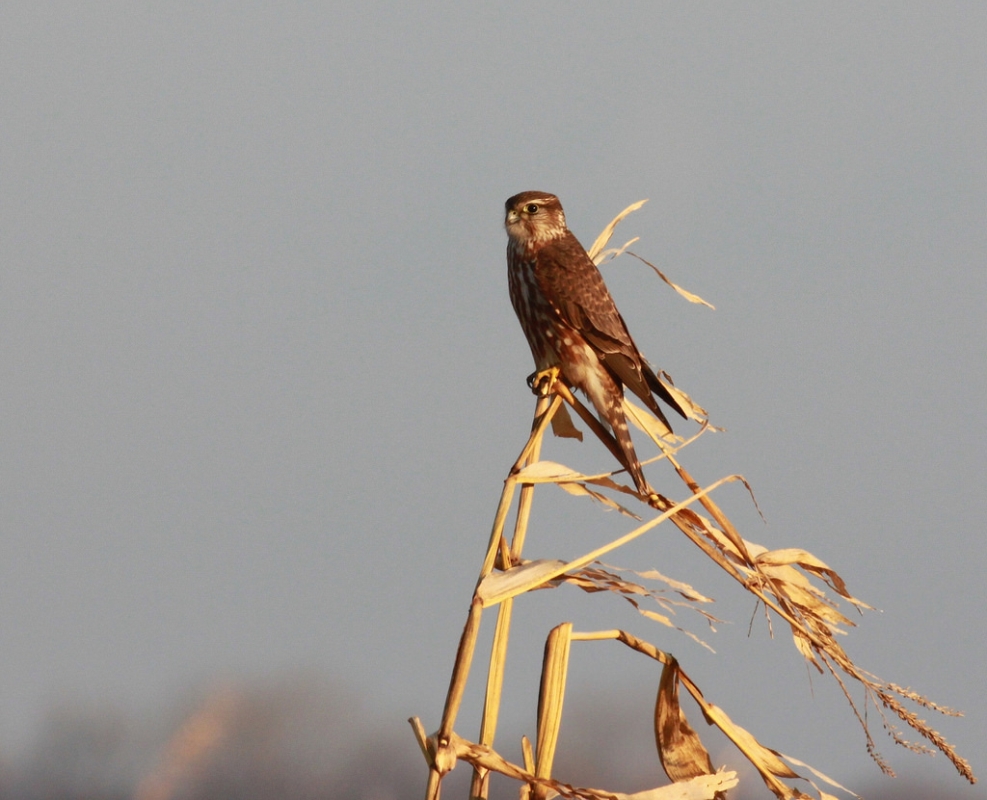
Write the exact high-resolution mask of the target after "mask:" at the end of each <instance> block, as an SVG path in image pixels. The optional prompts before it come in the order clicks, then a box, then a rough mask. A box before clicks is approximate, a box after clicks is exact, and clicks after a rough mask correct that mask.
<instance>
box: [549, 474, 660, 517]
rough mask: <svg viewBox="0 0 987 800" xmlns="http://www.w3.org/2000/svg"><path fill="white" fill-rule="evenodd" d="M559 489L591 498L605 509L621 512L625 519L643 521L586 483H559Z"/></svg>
mask: <svg viewBox="0 0 987 800" xmlns="http://www.w3.org/2000/svg"><path fill="white" fill-rule="evenodd" d="M558 487H559V488H560V489H562V490H564V491H566V492H568V493H569V494H572V495H585V496H586V497H591V498H592V499H594V500H596V502H598V503H600V505H602V506H604V507H605V508H609V509H612V510H614V511H619V512H620V513H621V514H623V515H624V516H625V517H630V518H631V519H637V520H640V519H641V518H640V517H639V516H638V515H637V514H635V513H634V512H632V511H629V510H628V509H626V508H624V507H623V506H622V505H621V504H620V503H618V502H616V501H614V500H611V499H610V498H609V497H607V496H606V495H605V494H600V492H594V491H593V490H592V489H590V488H589V487H588V486H587V485H586V484H585V483H578V482H571V481H559V483H558Z"/></svg>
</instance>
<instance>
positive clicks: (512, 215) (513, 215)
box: [504, 208, 521, 228]
mask: <svg viewBox="0 0 987 800" xmlns="http://www.w3.org/2000/svg"><path fill="white" fill-rule="evenodd" d="M520 220H521V217H520V215H519V214H518V213H517V211H515V210H514V209H513V208H512V209H511V210H510V211H508V212H507V218H506V219H505V220H504V225H505V226H506V227H508V228H509V227H511V225H516V224H517V223H518V222H520Z"/></svg>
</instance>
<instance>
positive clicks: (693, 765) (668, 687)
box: [655, 659, 713, 782]
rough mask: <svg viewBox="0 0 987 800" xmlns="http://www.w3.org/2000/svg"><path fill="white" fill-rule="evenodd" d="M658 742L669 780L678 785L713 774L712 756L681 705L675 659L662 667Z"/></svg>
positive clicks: (658, 702) (659, 688) (656, 706)
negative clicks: (679, 782)
mask: <svg viewBox="0 0 987 800" xmlns="http://www.w3.org/2000/svg"><path fill="white" fill-rule="evenodd" d="M655 742H656V743H657V745H658V757H659V758H660V759H661V766H662V769H664V770H665V774H666V775H668V777H669V779H670V780H673V781H676V782H678V781H685V780H689V778H695V777H696V776H697V775H710V774H712V772H713V762H712V761H711V760H710V757H709V753H708V752H707V750H706V748H705V747H703V743H702V741H700V739H699V735H698V734H697V733H696V732H695V731H694V730H693V729H692V726H691V725H689V721H688V720H687V719H686V717H685V712H684V711H683V710H682V706H681V705H679V665H678V662H676V661H675V660H674V659H673V660H672V661H671V662H670V663H668V664H665V665H664V667H663V668H662V671H661V681H660V682H659V684H658V698H657V700H656V701H655Z"/></svg>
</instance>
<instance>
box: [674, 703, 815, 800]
mask: <svg viewBox="0 0 987 800" xmlns="http://www.w3.org/2000/svg"><path fill="white" fill-rule="evenodd" d="M693 696H695V695H693ZM697 700H698V698H697ZM700 706H701V707H702V709H703V713H704V714H705V715H706V719H707V720H709V722H710V723H711V724H713V725H716V727H717V728H719V729H720V730H721V731H723V733H724V734H725V735H726V736H727V738H729V739H730V741H732V742H733V743H734V744H735V745H736V746H737V748H738V749H739V750H740V752H742V753H743V754H744V756H745V757H746V758H747V760H748V761H750V762H751V764H752V765H753V766H754V768H755V769H756V770H757V771H758V772H759V773H760V775H761V779H762V780H763V781H764V784H765V785H766V786H767V787H768V788H769V789H770V790H771V791H772V792H774V794H775V796H776V797H778V798H781V800H787V799H788V798H791V797H799V796H800V795H801V792H797V791H796V790H795V789H793V788H792V787H791V786H787V785H785V784H784V783H782V782H781V781H780V780H778V778H800V777H801V776H800V775H799V774H798V773H796V772H794V771H792V769H791V768H790V767H789V766H788V765H787V764H786V763H785V762H784V761H782V760H781V757H780V756H779V754H778V753H777V752H775V751H774V750H771V749H770V748H767V747H765V746H764V745H763V744H761V743H760V742H759V741H758V740H757V739H755V738H754V737H753V736H752V735H751V733H750V732H749V731H747V730H745V729H744V728H741V727H740V726H739V725H735V724H734V723H733V720H731V719H730V717H728V716H727V713H726V712H725V711H724V710H723V709H722V708H720V707H719V706H715V705H713V704H712V703H707V702H705V701H702V702H700Z"/></svg>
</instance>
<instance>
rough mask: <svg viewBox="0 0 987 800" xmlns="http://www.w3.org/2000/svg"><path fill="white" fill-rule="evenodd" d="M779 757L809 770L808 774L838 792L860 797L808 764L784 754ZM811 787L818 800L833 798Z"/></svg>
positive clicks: (858, 799)
mask: <svg viewBox="0 0 987 800" xmlns="http://www.w3.org/2000/svg"><path fill="white" fill-rule="evenodd" d="M779 755H781V757H782V758H784V759H785V761H791V762H792V763H793V764H795V766H797V767H804V768H805V769H807V770H809V772H811V773H812V774H813V775H815V776H816V777H817V778H819V780H822V781H826V783H828V784H829V785H830V786H834V787H836V788H837V789H839V790H840V791H842V792H846V793H847V794H852V795H853V796H854V797H856V798H857V800H860V795H859V794H857V793H856V792H854V791H851V790H850V789H847V788H846V786H843V785H842V784H840V783H837V782H836V781H834V780H833V779H832V778H830V777H829V775H826V774H824V773H822V772H820V771H819V770H817V769H816V768H815V767H813V766H810V765H809V764H806V763H805V762H804V761H799V760H798V759H797V758H793V757H792V756H789V755H785V753H780V754H779ZM812 785H813V786H814V787H815V789H816V791H817V792H819V797H820V800H826V798H833V795H831V794H826V793H825V792H823V791H822V790H821V789H820V788H819V787H818V786H816V785H815V784H814V783H813V784H812ZM833 800H836V798H833Z"/></svg>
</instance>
